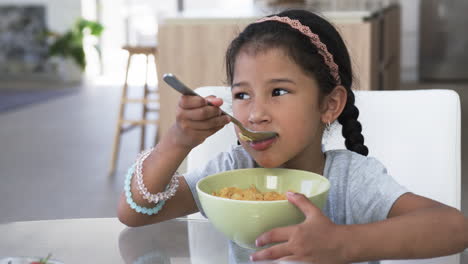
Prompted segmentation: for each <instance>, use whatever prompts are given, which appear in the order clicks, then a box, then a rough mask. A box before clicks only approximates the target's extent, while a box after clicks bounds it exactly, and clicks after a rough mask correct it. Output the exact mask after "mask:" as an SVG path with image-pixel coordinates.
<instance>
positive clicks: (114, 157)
mask: <svg viewBox="0 0 468 264" xmlns="http://www.w3.org/2000/svg"><path fill="white" fill-rule="evenodd" d="M132 55H133V54H131V53H129V54H128V60H127V69H126V71H125V83H124V86H123V88H122V97H121V98H120V106H119V116H118V120H117V127H116V129H115V135H114V145H113V147H112V159H111V164H110V170H109V175H112V174H114V172H115V166H116V163H117V156H118V154H119V150H120V136H121V135H122V125H123V120H124V112H125V102H124V100H125V99H126V98H127V90H128V73H129V71H130V63H131V61H132Z"/></svg>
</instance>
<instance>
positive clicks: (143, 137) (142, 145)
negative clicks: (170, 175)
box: [140, 54, 149, 151]
mask: <svg viewBox="0 0 468 264" xmlns="http://www.w3.org/2000/svg"><path fill="white" fill-rule="evenodd" d="M148 57H149V55H148V54H146V72H145V86H144V88H143V99H148V67H149V66H148V64H149V61H148V59H149V58H148ZM141 110H142V120H146V119H147V117H146V115H147V114H148V107H147V106H146V102H143V108H142V109H141ZM145 142H146V124H145V122H143V123H142V124H141V135H140V151H143V149H145V145H146V144H145Z"/></svg>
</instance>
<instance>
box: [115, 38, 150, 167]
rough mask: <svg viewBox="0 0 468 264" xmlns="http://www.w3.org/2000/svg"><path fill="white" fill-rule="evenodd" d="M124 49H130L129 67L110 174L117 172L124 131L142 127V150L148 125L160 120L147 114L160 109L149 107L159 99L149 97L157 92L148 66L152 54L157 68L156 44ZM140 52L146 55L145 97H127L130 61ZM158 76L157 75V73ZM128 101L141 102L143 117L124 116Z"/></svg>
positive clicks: (121, 100)
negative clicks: (151, 83) (150, 85)
mask: <svg viewBox="0 0 468 264" xmlns="http://www.w3.org/2000/svg"><path fill="white" fill-rule="evenodd" d="M123 49H124V50H126V51H128V61H127V69H126V72H125V83H124V86H123V89H122V97H121V99H120V108H119V116H118V121H117V128H116V132H115V137H114V145H113V148H112V160H111V165H110V171H109V174H110V175H112V174H114V172H115V167H116V163H117V157H118V154H119V150H120V137H121V135H122V134H123V133H125V132H127V131H129V130H131V129H133V128H135V127H141V135H140V151H142V150H143V149H144V148H145V137H146V133H145V130H146V125H150V124H154V125H156V126H157V125H158V120H149V119H148V118H147V114H148V113H149V112H156V111H158V109H150V108H148V104H149V103H158V102H159V100H158V99H149V98H148V97H149V95H150V94H156V93H157V91H156V90H150V89H149V88H148V68H149V57H150V56H151V55H152V56H153V58H154V65H155V68H156V55H157V48H156V46H146V47H145V46H124V47H123ZM138 54H143V55H145V56H146V74H145V85H144V90H143V97H142V98H137V99H133V98H128V97H127V92H128V73H129V71H130V63H131V60H132V56H133V55H138ZM156 76H157V75H156ZM127 103H141V104H142V116H141V119H136V120H129V119H125V118H124V113H125V105H126V104H127ZM158 130H159V128H157V129H156V135H155V142H154V144H156V143H157V141H158V134H159V133H158Z"/></svg>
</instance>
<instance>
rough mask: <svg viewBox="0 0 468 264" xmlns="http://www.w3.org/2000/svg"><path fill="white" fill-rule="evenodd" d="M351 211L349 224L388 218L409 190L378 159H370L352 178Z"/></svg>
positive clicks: (349, 202) (349, 199) (348, 200)
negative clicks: (393, 207) (397, 202)
mask: <svg viewBox="0 0 468 264" xmlns="http://www.w3.org/2000/svg"><path fill="white" fill-rule="evenodd" d="M349 186H350V187H349V189H348V194H347V195H348V199H346V200H347V203H348V204H347V206H346V207H347V208H348V209H349V212H348V216H349V217H348V221H349V224H365V223H371V222H376V221H382V220H384V219H387V216H388V214H389V212H390V209H391V208H392V206H393V204H394V203H395V201H396V200H397V199H398V198H399V197H400V196H401V195H403V194H404V193H407V192H408V190H407V188H405V187H404V186H402V185H400V184H399V183H397V182H396V180H395V179H394V178H393V177H392V176H391V175H389V174H388V172H387V169H386V168H385V167H384V166H383V165H382V164H381V163H380V162H379V161H378V160H376V159H374V158H366V159H365V160H364V162H363V163H361V165H360V166H359V167H358V168H357V169H356V170H355V171H354V172H353V173H352V174H351V175H350V182H349Z"/></svg>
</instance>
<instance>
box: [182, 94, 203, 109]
mask: <svg viewBox="0 0 468 264" xmlns="http://www.w3.org/2000/svg"><path fill="white" fill-rule="evenodd" d="M207 104H208V102H207V101H206V99H205V98H203V97H200V96H192V95H182V96H181V97H180V100H179V107H180V108H182V109H194V108H199V107H203V106H206V105H207Z"/></svg>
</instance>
